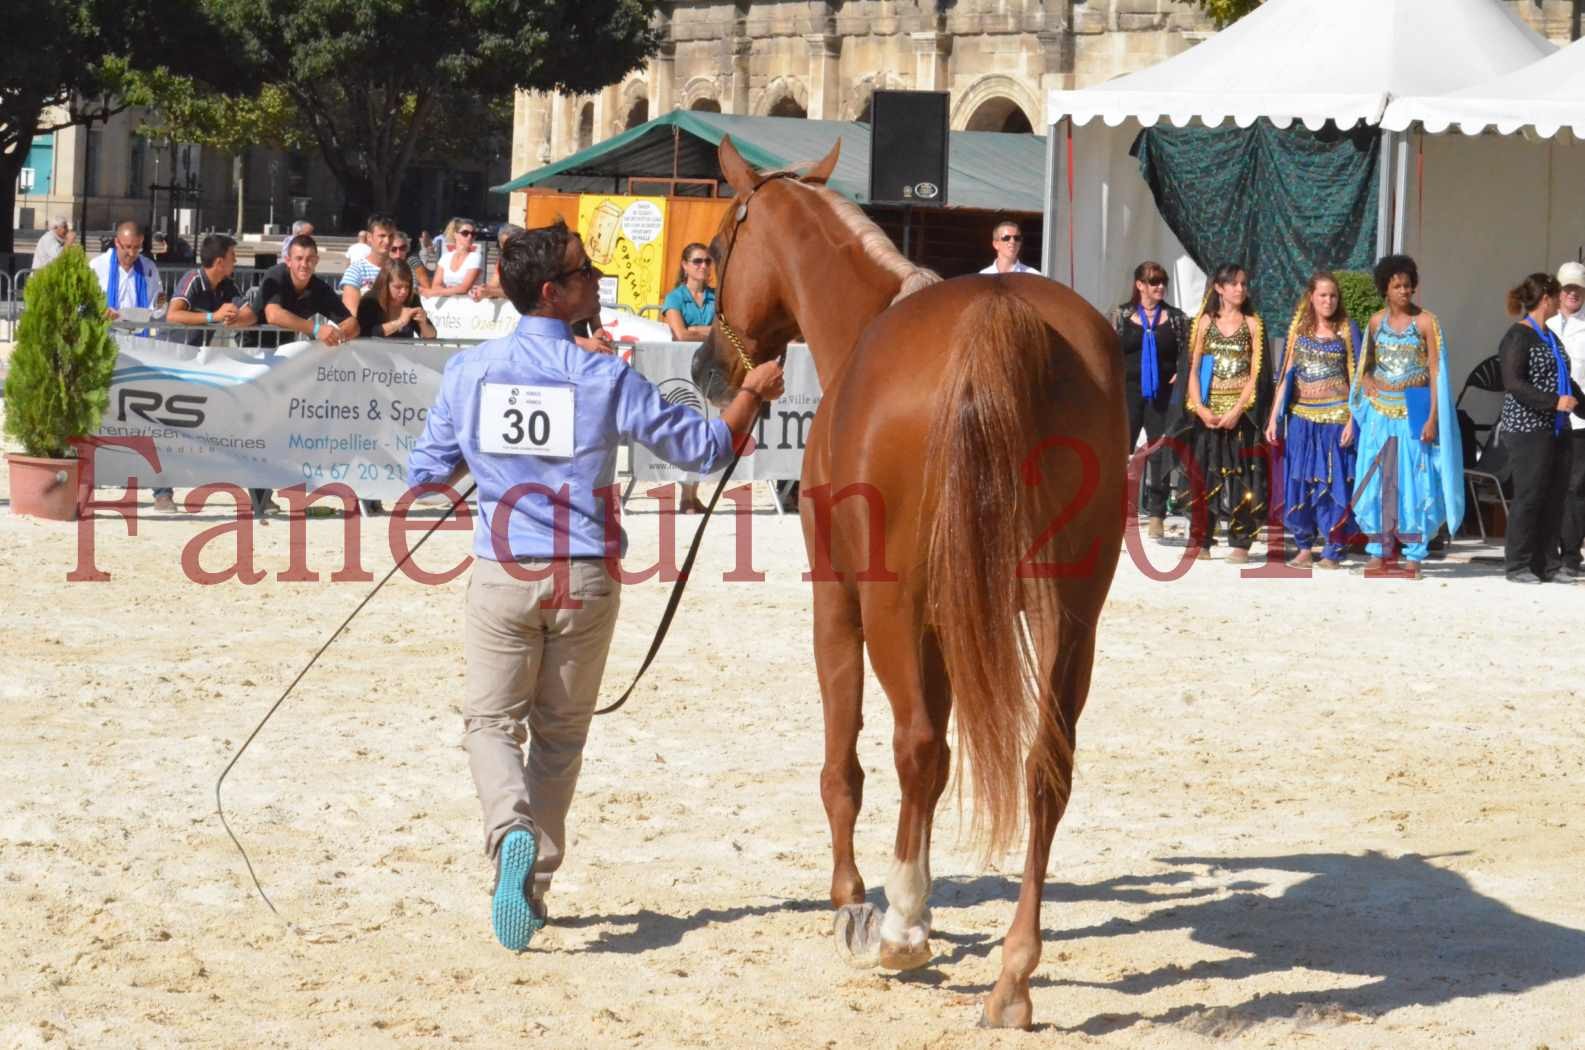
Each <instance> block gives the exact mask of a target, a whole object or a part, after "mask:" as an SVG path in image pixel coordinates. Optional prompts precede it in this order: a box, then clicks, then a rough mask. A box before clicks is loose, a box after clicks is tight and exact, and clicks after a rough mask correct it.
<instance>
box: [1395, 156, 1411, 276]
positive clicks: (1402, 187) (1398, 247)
mask: <svg viewBox="0 0 1585 1050" xmlns="http://www.w3.org/2000/svg"><path fill="white" fill-rule="evenodd" d="M1393 139H1394V145H1396V146H1397V147H1398V177H1397V189H1396V190H1394V192H1393V197H1394V199H1395V200H1396V201H1397V206H1396V207H1395V208H1393V212H1392V250H1393V251H1394V252H1401V251H1403V227H1404V219H1405V218H1406V216H1405V215H1404V212H1405V210H1406V204H1407V202H1408V199H1409V142H1408V140H1407V139H1406V138H1405V137H1404V136H1403V135H1394V136H1393Z"/></svg>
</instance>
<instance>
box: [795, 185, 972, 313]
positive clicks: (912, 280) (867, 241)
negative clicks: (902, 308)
mask: <svg viewBox="0 0 1585 1050" xmlns="http://www.w3.org/2000/svg"><path fill="white" fill-rule="evenodd" d="M801 185H804V186H807V187H808V188H809V189H811V190H814V191H815V193H817V194H819V195H820V196H821V197H822V198H823V199H824V200H825V202H826V203H827V204H828V205H830V207H831V211H832V214H834V215H835V216H836V217H837V218H838V219H840V220H841V221H842V224H843V225H844V226H846V227H847V228H848V231H849V232H850V233H852V234H853V236H855V237H857V238H858V241H859V245H860V247H862V248H863V249H864V254H865V255H866V256H867V257H868V258H869V259H870V261H872V262H874V263H876V264H878V265H879V266H880V267H881V268H882V269H884V270H886V271H887V272H888V273H890V274H892V275H893V276H895V277H897V278H898V280H900V281H902V287H901V288H898V289H897V294H896V295H895V296H893V297H892V302H894V303H895V302H897V301H898V300H900V299H906V298H908V296H910V295H912V294H914V293H915V292H917V291H919V289H921V288H928V287H929V286H930V285H932V284H939V283H940V281H941V275H940V274H938V273H936V272H935V271H934V270H927V269H925V268H924V267H923V266H915V265H914V264H913V263H911V262H909V261H908V260H907V258H905V257H904V256H903V253H902V252H900V251H898V250H897V246H896V245H895V244H893V243H892V239H891V238H890V237H888V236H886V232H885V231H884V230H882V229H881V228H880V227H879V226H877V225H875V223H874V222H873V221H872V220H871V219H870V217H869V216H868V215H865V214H864V212H863V211H861V210H860V209H859V206H858V205H857V204H854V203H853V202H852V201H850V200H848V199H847V198H846V197H844V196H842V195H841V194H840V193H838V192H836V191H835V190H833V189H831V188H830V187H827V186H817V185H815V184H814V183H809V182H805V183H801Z"/></svg>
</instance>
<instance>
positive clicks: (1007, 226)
mask: <svg viewBox="0 0 1585 1050" xmlns="http://www.w3.org/2000/svg"><path fill="white" fill-rule="evenodd" d="M991 247H992V248H993V249H995V251H996V261H995V262H993V263H991V264H990V265H989V266H987V267H986V268H985V269H983V270H981V271H980V272H981V273H1039V272H1040V271H1039V270H1037V269H1035V268H1034V267H1033V266H1025V265H1024V264H1023V263H1021V262H1019V261H1018V253H1019V252H1021V251H1023V250H1024V231H1023V229H1022V228H1021V227H1020V226H1019V225H1018V224H1017V223H1016V222H1013V221H1011V220H1007V221H1005V222H999V223H997V224H996V229H994V230H992V231H991Z"/></svg>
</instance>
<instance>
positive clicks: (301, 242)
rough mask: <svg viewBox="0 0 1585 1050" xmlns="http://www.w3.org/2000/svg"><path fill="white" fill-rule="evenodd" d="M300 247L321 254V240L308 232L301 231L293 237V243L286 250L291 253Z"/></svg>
mask: <svg viewBox="0 0 1585 1050" xmlns="http://www.w3.org/2000/svg"><path fill="white" fill-rule="evenodd" d="M298 248H307V249H308V250H309V251H311V252H313V253H314V254H315V255H318V254H319V242H318V241H316V240H314V239H313V238H312V237H310V236H309V235H308V234H306V233H299V234H298V235H297V236H296V237H293V238H292V243H291V244H290V245H289V246H288V247H287V249H286V252H287V254H288V255H290V254H291V253H292V252H293V251H295V250H296V249H298Z"/></svg>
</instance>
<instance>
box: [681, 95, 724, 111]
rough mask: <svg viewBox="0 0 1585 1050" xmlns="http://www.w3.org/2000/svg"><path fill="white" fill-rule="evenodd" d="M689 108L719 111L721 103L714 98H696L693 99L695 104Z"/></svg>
mask: <svg viewBox="0 0 1585 1050" xmlns="http://www.w3.org/2000/svg"><path fill="white" fill-rule="evenodd" d="M688 108H689V109H691V110H694V111H696V112H699V113H719V112H721V103H719V102H717V101H716V100H715V99H713V98H696V99H694V100H693V105H691V106H689V107H688Z"/></svg>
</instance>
